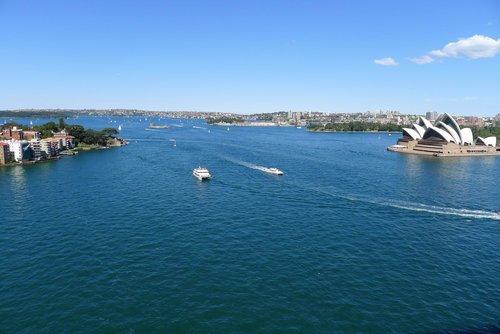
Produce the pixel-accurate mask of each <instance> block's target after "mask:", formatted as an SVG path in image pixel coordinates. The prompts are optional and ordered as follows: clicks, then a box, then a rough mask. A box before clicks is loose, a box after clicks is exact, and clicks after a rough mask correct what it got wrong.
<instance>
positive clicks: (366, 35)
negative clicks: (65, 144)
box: [0, 0, 500, 116]
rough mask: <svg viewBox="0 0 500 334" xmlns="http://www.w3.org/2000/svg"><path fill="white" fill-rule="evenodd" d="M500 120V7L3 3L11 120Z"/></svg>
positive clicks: (243, 1)
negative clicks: (191, 116) (232, 116)
mask: <svg viewBox="0 0 500 334" xmlns="http://www.w3.org/2000/svg"><path fill="white" fill-rule="evenodd" d="M17 108H137V109H148V110H199V111H221V112H236V113H257V112H275V111H279V110H295V111H299V110H307V111H323V112H364V111H367V110H379V109H382V110H386V109H390V110H399V111H400V112H403V113H412V114H423V113H425V112H426V111H430V110H435V111H438V112H449V113H451V114H453V115H484V116H493V115H496V114H498V113H500V0H484V1H482V0H476V1H466V0H464V1H461V0H450V1H439V0H433V1H429V0H420V1H401V0H398V1H384V0H380V1H368V0H366V1H358V0H341V1H337V0H325V1H323V0H317V1H312V0H308V1H306V0H303V1H296V0H281V1H273V0H251V1H248V0H214V1H211V0H199V1H191V0H179V1H170V0H163V1H148V0H142V1H136V0H130V1H127V0H123V1H114V0H106V1H102V0H72V1H67V0H61V1H56V0H54V1H53V0H44V1H24V0H0V109H17Z"/></svg>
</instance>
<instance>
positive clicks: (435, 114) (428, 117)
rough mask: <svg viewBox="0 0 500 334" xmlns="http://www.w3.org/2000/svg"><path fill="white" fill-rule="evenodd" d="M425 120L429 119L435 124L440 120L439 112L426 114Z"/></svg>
mask: <svg viewBox="0 0 500 334" xmlns="http://www.w3.org/2000/svg"><path fill="white" fill-rule="evenodd" d="M425 118H427V119H428V120H429V121H431V122H434V121H435V120H436V119H437V118H438V113H437V111H428V112H426V113H425Z"/></svg>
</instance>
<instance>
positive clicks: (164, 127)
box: [149, 123, 169, 129]
mask: <svg viewBox="0 0 500 334" xmlns="http://www.w3.org/2000/svg"><path fill="white" fill-rule="evenodd" d="M168 127H169V126H168V125H158V124H154V123H149V128H150V129H168Z"/></svg>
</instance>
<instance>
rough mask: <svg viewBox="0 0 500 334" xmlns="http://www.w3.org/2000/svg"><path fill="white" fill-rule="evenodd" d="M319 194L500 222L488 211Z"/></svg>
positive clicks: (324, 191) (328, 193) (336, 194)
mask: <svg viewBox="0 0 500 334" xmlns="http://www.w3.org/2000/svg"><path fill="white" fill-rule="evenodd" d="M314 190H315V191H317V192H320V193H323V194H327V195H330V196H333V197H338V198H343V199H346V200H349V201H355V202H364V203H370V204H374V205H379V206H387V207H392V208H396V209H402V210H408V211H419V212H427V213H434V214H438V215H447V216H458V217H463V218H475V219H491V220H500V213H499V212H493V211H486V210H471V209H458V208H451V207H443V206H437V205H428V204H423V203H413V202H406V201H397V200H391V199H387V198H368V197H366V198H365V197H361V196H353V195H348V194H340V193H335V192H330V191H326V190H322V189H317V188H316V189H314Z"/></svg>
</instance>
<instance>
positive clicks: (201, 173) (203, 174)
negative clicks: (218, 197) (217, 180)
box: [193, 167, 212, 181]
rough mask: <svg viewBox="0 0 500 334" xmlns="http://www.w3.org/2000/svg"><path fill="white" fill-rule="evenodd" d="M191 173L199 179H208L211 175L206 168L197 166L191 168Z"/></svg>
mask: <svg viewBox="0 0 500 334" xmlns="http://www.w3.org/2000/svg"><path fill="white" fill-rule="evenodd" d="M193 175H194V176H195V177H196V178H197V179H198V180H200V181H203V180H210V179H211V178H212V175H210V172H209V171H208V169H206V168H204V167H198V168H195V169H193Z"/></svg>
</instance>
